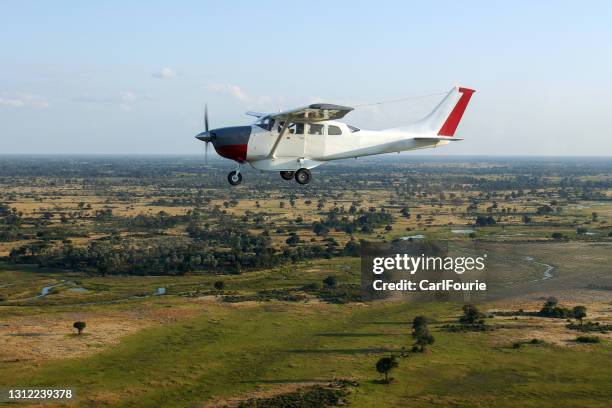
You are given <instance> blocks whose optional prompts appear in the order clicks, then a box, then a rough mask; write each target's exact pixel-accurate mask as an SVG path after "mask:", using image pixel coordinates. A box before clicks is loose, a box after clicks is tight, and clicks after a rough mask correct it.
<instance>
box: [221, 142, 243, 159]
mask: <svg viewBox="0 0 612 408" xmlns="http://www.w3.org/2000/svg"><path fill="white" fill-rule="evenodd" d="M215 150H216V151H217V153H219V156H222V157H225V158H226V159H230V160H236V161H237V162H240V163H243V162H245V161H246V156H247V145H246V144H232V145H223V146H215Z"/></svg>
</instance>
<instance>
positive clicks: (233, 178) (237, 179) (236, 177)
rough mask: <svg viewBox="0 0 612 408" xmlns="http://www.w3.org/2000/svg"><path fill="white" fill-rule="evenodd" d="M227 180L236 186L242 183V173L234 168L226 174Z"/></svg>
mask: <svg viewBox="0 0 612 408" xmlns="http://www.w3.org/2000/svg"><path fill="white" fill-rule="evenodd" d="M227 181H229V183H230V184H231V185H232V186H237V185H238V184H240V183H242V174H240V173H237V172H236V171H235V170H234V171H230V172H229V174H228V175H227Z"/></svg>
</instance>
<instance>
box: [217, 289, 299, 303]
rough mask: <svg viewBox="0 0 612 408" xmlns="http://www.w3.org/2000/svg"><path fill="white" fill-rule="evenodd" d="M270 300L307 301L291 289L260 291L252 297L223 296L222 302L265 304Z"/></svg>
mask: <svg viewBox="0 0 612 408" xmlns="http://www.w3.org/2000/svg"><path fill="white" fill-rule="evenodd" d="M270 300H282V301H285V302H303V301H306V300H308V297H307V296H306V295H304V294H301V293H296V292H295V291H293V290H291V289H270V290H261V291H259V292H257V293H256V294H252V295H225V296H223V301H224V302H229V303H238V302H247V301H256V302H267V301H270Z"/></svg>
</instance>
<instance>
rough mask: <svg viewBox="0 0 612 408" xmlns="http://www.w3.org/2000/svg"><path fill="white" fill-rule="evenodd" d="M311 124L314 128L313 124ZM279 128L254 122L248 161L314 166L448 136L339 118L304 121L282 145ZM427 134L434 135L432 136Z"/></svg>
mask: <svg viewBox="0 0 612 408" xmlns="http://www.w3.org/2000/svg"><path fill="white" fill-rule="evenodd" d="M311 126H312V127H313V128H311ZM278 135H279V130H278V128H277V127H274V128H273V129H272V130H271V131H268V130H266V129H264V128H262V127H259V126H257V125H253V126H252V130H251V137H250V139H249V143H248V149H247V158H246V159H247V160H246V161H247V162H249V163H250V164H251V165H252V166H253V167H254V168H256V169H259V170H272V171H280V170H287V171H293V170H297V169H299V168H309V169H310V168H313V167H316V166H318V165H320V164H322V163H323V162H326V161H330V160H338V159H348V158H357V157H361V156H371V155H376V154H384V153H394V152H401V151H405V150H415V149H423V148H429V147H436V146H441V145H444V144H447V143H448V140H436V139H435V138H436V135H435V134H431V135H430V134H426V133H423V132H422V131H420V129H418V128H414V129H411V128H402V129H400V128H398V129H387V130H380V131H376V130H359V129H356V128H352V127H349V126H348V125H346V124H345V123H342V122H336V121H326V122H318V123H317V124H307V123H306V124H304V125H303V127H297V128H294V129H292V130H291V132H290V131H287V132H285V134H283V136H282V138H281V140H280V141H278V146H277V147H276V150H275V151H274V154H271V152H272V150H273V147H274V144H275V143H276V142H277V139H278ZM423 136H432V139H428V138H427V137H423Z"/></svg>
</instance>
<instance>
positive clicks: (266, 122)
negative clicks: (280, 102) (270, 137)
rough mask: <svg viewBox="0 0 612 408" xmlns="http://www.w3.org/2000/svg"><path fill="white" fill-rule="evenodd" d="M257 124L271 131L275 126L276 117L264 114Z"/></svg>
mask: <svg viewBox="0 0 612 408" xmlns="http://www.w3.org/2000/svg"><path fill="white" fill-rule="evenodd" d="M255 124H256V125H257V126H259V127H260V128H262V129H265V130H267V131H271V130H272V128H273V127H274V119H272V118H270V117H269V116H264V117H263V118H261V119H260V120H259V121H257V122H256V123H255Z"/></svg>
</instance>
